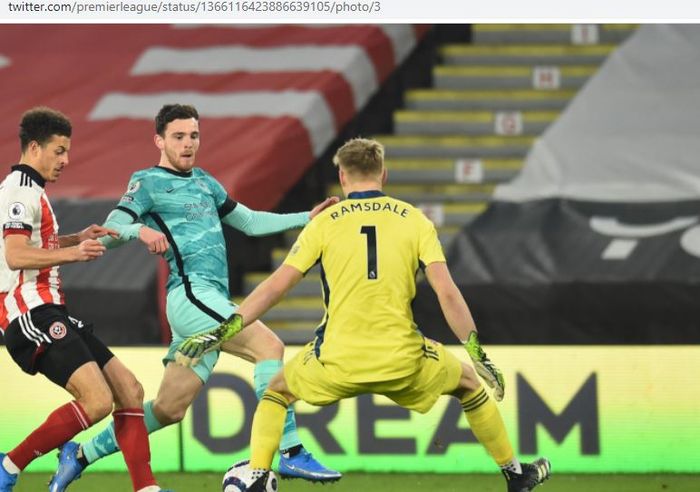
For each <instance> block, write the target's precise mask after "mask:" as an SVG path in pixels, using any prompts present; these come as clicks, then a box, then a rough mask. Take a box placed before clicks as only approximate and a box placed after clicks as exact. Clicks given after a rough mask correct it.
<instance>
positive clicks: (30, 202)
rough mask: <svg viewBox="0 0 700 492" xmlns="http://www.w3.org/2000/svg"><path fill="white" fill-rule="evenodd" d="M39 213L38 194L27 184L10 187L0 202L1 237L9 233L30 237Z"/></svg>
mask: <svg viewBox="0 0 700 492" xmlns="http://www.w3.org/2000/svg"><path fill="white" fill-rule="evenodd" d="M37 214H39V215H40V214H41V210H40V204H39V196H38V195H37V193H36V191H34V190H33V189H32V188H31V187H28V186H20V187H10V188H8V190H7V191H6V193H5V194H4V196H3V201H2V203H0V216H1V217H2V219H1V220H2V237H7V236H9V235H10V234H22V235H24V236H27V237H30V236H31V235H32V231H33V229H34V226H35V224H37V222H38V223H39V224H40V223H41V221H37V220H36V217H37Z"/></svg>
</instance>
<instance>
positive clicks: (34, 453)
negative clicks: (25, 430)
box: [7, 401, 92, 470]
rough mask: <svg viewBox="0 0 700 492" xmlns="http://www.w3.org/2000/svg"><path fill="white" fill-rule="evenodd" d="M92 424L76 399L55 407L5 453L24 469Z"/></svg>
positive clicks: (18, 466)
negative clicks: (36, 426) (40, 422)
mask: <svg viewBox="0 0 700 492" xmlns="http://www.w3.org/2000/svg"><path fill="white" fill-rule="evenodd" d="M91 425H92V422H90V419H89V418H88V416H87V414H86V413H85V410H83V407H81V406H80V403H78V402H77V401H72V402H70V403H66V404H65V405H63V406H62V407H59V408H57V409H56V410H54V411H53V412H51V414H50V415H49V416H48V417H47V418H46V421H44V423H43V424H41V425H40V426H39V427H38V428H37V429H36V430H35V431H34V432H32V433H31V434H29V435H28V436H27V438H26V439H25V440H24V441H22V442H21V443H20V444H19V446H17V447H16V448H15V449H13V450H12V451H10V452H9V453H7V455H8V456H9V457H10V459H11V460H12V462H13V463H14V464H15V465H17V468H19V469H20V470H24V469H25V468H26V467H27V465H28V464H29V463H31V462H32V461H33V460H34V459H36V458H38V457H39V456H41V455H42V454H45V453H48V452H49V451H51V450H52V449H55V448H57V447H58V446H60V445H62V444H64V443H66V442H68V441H70V440H71V438H72V437H73V436H75V435H76V434H77V433H78V432H80V431H82V430H85V429H87V428H88V427H90V426H91Z"/></svg>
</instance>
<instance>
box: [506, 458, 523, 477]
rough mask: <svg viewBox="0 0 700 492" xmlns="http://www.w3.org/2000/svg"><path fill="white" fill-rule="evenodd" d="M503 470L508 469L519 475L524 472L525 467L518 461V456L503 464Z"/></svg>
mask: <svg viewBox="0 0 700 492" xmlns="http://www.w3.org/2000/svg"><path fill="white" fill-rule="evenodd" d="M501 470H507V471H509V472H511V473H517V474H518V475H520V474H522V473H523V467H522V466H520V461H518V458H513V459H512V460H510V461H509V462H508V463H506V464H505V465H501Z"/></svg>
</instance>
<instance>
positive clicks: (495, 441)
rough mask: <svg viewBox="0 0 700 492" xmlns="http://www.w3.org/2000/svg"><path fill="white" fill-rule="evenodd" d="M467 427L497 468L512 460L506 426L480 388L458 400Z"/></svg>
mask: <svg viewBox="0 0 700 492" xmlns="http://www.w3.org/2000/svg"><path fill="white" fill-rule="evenodd" d="M460 403H461V405H462V409H463V410H464V414H465V415H466V416H467V420H468V421H469V426H470V427H471V429H472V432H473V433H474V435H475V436H476V438H477V439H478V440H479V442H480V443H481V444H482V445H483V446H484V447H485V448H486V451H488V453H489V454H490V455H491V456H492V457H493V459H494V460H495V461H496V463H498V465H499V466H503V465H506V464H508V463H510V462H511V461H513V460H514V454H513V448H512V447H511V445H510V441H509V440H508V433H507V432H506V426H505V425H504V424H503V419H502V418H501V414H500V412H499V411H498V407H497V406H496V403H495V402H494V401H493V400H492V399H491V398H489V395H488V393H486V390H485V389H484V388H483V386H482V387H480V388H479V389H477V390H476V391H472V392H470V393H466V394H464V396H462V398H461V399H460Z"/></svg>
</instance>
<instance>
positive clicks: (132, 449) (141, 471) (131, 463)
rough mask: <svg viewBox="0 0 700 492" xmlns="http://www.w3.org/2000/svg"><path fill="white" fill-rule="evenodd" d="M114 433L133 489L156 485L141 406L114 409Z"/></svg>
mask: <svg viewBox="0 0 700 492" xmlns="http://www.w3.org/2000/svg"><path fill="white" fill-rule="evenodd" d="M112 415H114V434H115V436H116V438H117V444H119V449H121V450H122V455H123V456H124V461H126V467H127V468H128V469H129V475H131V483H132V484H133V485H134V490H141V489H143V488H144V487H148V486H150V485H156V479H155V478H154V477H153V472H152V471H151V449H150V448H149V446H148V432H146V424H144V422H143V408H122V409H121V410H117V411H115V412H114V413H113V414H112Z"/></svg>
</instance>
